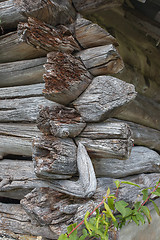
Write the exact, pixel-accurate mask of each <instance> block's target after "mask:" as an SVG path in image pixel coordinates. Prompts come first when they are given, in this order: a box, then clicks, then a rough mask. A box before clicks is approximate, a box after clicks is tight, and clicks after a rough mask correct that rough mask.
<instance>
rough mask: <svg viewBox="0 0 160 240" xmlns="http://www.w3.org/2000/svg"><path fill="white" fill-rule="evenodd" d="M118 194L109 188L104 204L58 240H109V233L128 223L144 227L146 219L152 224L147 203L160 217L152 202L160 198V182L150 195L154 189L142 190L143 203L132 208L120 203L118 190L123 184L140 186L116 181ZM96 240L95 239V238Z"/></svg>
mask: <svg viewBox="0 0 160 240" xmlns="http://www.w3.org/2000/svg"><path fill="white" fill-rule="evenodd" d="M115 184H116V188H117V190H116V193H115V194H114V195H113V194H111V193H110V189H109V188H108V190H107V193H106V196H105V197H104V198H103V200H102V202H101V203H100V204H99V205H98V206H97V207H96V208H95V209H94V210H93V211H92V212H91V213H90V212H88V211H87V213H86V215H85V217H84V220H83V221H82V222H80V223H79V224H78V225H77V224H76V223H74V224H72V225H70V226H69V227H68V228H67V233H66V234H62V235H60V237H59V238H58V240H68V239H70V240H85V239H86V238H87V237H89V238H90V239H92V237H96V238H98V239H101V240H108V239H109V231H116V230H118V229H121V228H122V226H124V225H125V224H126V223H130V222H132V221H134V222H135V223H136V224H137V225H138V226H139V225H140V223H141V224H142V225H143V224H144V223H145V217H146V219H147V221H148V223H149V224H150V222H151V221H152V218H151V214H150V211H149V209H148V207H146V206H144V205H145V204H146V202H147V201H150V202H152V204H153V206H154V209H155V211H156V212H157V214H158V215H159V216H160V209H159V208H158V206H157V205H156V203H155V202H154V201H153V200H151V199H150V198H151V196H152V195H156V196H157V197H160V187H159V186H160V180H159V181H158V182H157V183H156V186H155V187H154V190H153V191H152V192H151V193H150V194H148V190H149V189H152V188H146V189H143V190H142V195H143V202H142V203H141V202H139V201H137V202H135V203H134V205H133V206H132V207H131V208H130V207H129V204H128V203H127V202H125V201H123V200H121V201H118V200H117V198H118V190H119V188H120V186H121V184H129V185H133V186H136V187H140V186H139V185H137V184H135V183H132V182H129V181H121V182H120V181H118V180H117V181H115ZM101 205H103V211H102V212H100V211H99V207H100V206H101ZM93 212H96V216H94V217H90V216H91V215H92V214H93ZM82 224H85V226H84V228H83V229H82V233H81V236H79V235H78V231H77V228H78V227H79V226H80V225H82ZM93 239H94V238H93Z"/></svg>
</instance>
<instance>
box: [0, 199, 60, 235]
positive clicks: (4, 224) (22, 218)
mask: <svg viewBox="0 0 160 240" xmlns="http://www.w3.org/2000/svg"><path fill="white" fill-rule="evenodd" d="M0 219H1V221H0V229H1V230H8V231H9V232H10V231H11V232H16V233H19V234H25V235H34V236H43V237H44V238H48V239H57V238H58V235H57V234H55V233H53V232H52V231H51V230H50V228H49V227H48V226H37V225H36V224H34V223H33V222H31V219H30V217H29V216H28V215H27V214H26V212H25V211H24V209H23V208H22V206H21V205H20V204H5V203H0ZM26 237H27V236H25V238H26ZM27 238H30V236H28V237H27ZM20 239H21V238H20Z"/></svg>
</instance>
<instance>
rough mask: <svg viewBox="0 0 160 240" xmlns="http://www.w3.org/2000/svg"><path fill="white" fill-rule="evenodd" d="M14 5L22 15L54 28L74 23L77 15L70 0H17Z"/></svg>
mask: <svg viewBox="0 0 160 240" xmlns="http://www.w3.org/2000/svg"><path fill="white" fill-rule="evenodd" d="M14 3H15V5H16V9H17V11H19V12H20V13H21V14H22V15H24V16H27V17H34V18H37V19H39V20H41V21H44V22H45V23H48V24H50V25H52V26H55V25H58V24H69V23H72V21H74V19H75V15H76V12H75V9H74V8H73V6H72V1H70V0H62V1H58V0H50V1H45V0H37V1H31V0H15V1H14Z"/></svg>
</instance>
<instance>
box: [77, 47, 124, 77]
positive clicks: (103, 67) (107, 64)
mask: <svg viewBox="0 0 160 240" xmlns="http://www.w3.org/2000/svg"><path fill="white" fill-rule="evenodd" d="M76 56H77V57H79V58H80V59H81V60H82V62H83V63H84V65H85V67H86V68H87V69H88V70H89V71H90V73H91V74H92V75H94V76H98V75H107V74H114V73H118V72H120V71H121V70H122V69H123V67H124V64H123V60H122V58H121V57H120V55H119V53H118V52H117V50H116V48H115V47H114V46H113V45H112V44H109V45H105V46H100V47H95V48H88V49H86V50H82V51H80V52H79V53H77V54H76Z"/></svg>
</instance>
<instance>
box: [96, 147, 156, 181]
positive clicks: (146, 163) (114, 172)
mask: <svg viewBox="0 0 160 240" xmlns="http://www.w3.org/2000/svg"><path fill="white" fill-rule="evenodd" d="M92 161H93V165H94V168H95V172H96V175H97V176H99V177H111V178H122V177H126V176H131V175H135V174H140V173H156V172H157V173H159V172H160V155H159V154H158V153H157V152H155V151H153V150H151V149H149V148H146V147H133V148H132V151H131V155H130V157H129V158H128V159H126V160H125V161H120V160H119V159H118V158H117V159H113V158H112V159H111V158H110V159H109V158H97V159H96V158H94V159H93V158H92Z"/></svg>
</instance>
